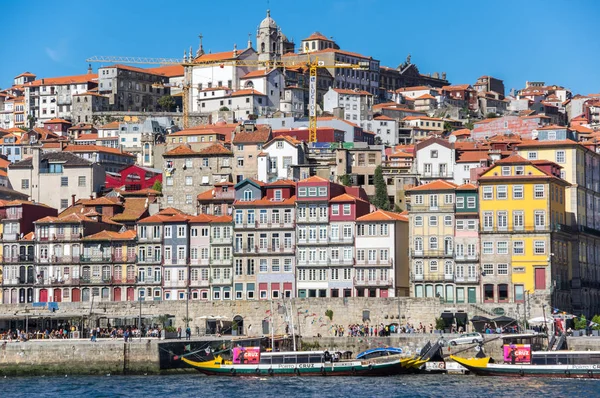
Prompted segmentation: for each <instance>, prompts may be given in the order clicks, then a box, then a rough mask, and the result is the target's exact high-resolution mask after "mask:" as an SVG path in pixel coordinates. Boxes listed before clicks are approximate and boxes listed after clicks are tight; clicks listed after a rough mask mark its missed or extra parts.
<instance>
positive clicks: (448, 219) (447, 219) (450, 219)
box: [444, 216, 452, 227]
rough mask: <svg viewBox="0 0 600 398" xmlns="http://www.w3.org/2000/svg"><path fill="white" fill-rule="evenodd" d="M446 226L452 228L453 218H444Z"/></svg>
mask: <svg viewBox="0 0 600 398" xmlns="http://www.w3.org/2000/svg"><path fill="white" fill-rule="evenodd" d="M444 225H445V226H446V227H451V226H452V216H444Z"/></svg>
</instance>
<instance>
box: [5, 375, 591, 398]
mask: <svg viewBox="0 0 600 398" xmlns="http://www.w3.org/2000/svg"><path fill="white" fill-rule="evenodd" d="M0 391H2V396H33V395H43V396H45V397H64V396H85V397H138V396H139V397H144V398H146V397H165V396H177V397H215V396H216V397H219V398H220V397H230V396H235V397H284V398H294V397H325V398H337V397H353V398H365V397H386V398H391V397H424V398H425V397H440V396H443V397H445V398H451V397H461V398H465V397H466V398H475V397H476V398H479V397H493V398H497V397H499V396H500V397H505V396H509V397H527V396H529V397H531V396H535V397H539V396H543V397H596V396H600V380H575V379H528V378H525V379H520V378H501V377H487V378H486V377H476V376H452V375H406V376H395V377H383V378H360V377H356V378H355V377H324V378H320V377H319V378H305V377H284V378H257V377H251V378H228V377H206V376H201V375H196V374H189V375H173V376H111V377H106V376H69V377H68V378H65V377H64V376H63V377H12V378H11V377H9V378H6V379H0Z"/></svg>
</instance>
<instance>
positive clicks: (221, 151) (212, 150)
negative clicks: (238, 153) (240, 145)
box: [198, 143, 233, 156]
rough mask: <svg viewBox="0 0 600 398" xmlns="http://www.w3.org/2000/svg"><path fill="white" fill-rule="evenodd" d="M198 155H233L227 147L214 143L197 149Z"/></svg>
mask: <svg viewBox="0 0 600 398" xmlns="http://www.w3.org/2000/svg"><path fill="white" fill-rule="evenodd" d="M198 154H200V155H207V156H208V155H233V152H231V151H230V150H229V149H227V148H225V147H224V146H223V144H219V143H215V144H212V145H211V146H209V147H206V148H204V149H202V150H200V151H198Z"/></svg>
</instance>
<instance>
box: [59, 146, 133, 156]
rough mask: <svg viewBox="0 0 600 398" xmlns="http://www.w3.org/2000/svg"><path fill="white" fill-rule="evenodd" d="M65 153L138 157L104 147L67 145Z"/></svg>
mask: <svg viewBox="0 0 600 398" xmlns="http://www.w3.org/2000/svg"><path fill="white" fill-rule="evenodd" d="M63 151H64V152H101V153H110V154H112V155H120V156H126V157H130V158H135V157H136V155H133V154H131V153H129V152H121V150H120V149H117V148H109V147H107V146H102V145H67V146H66V147H65V148H64V149H63Z"/></svg>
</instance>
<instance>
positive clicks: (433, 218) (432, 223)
mask: <svg viewBox="0 0 600 398" xmlns="http://www.w3.org/2000/svg"><path fill="white" fill-rule="evenodd" d="M437 225H438V218H437V216H429V226H430V227H437Z"/></svg>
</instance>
